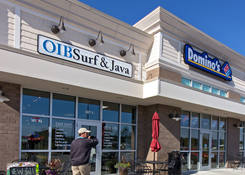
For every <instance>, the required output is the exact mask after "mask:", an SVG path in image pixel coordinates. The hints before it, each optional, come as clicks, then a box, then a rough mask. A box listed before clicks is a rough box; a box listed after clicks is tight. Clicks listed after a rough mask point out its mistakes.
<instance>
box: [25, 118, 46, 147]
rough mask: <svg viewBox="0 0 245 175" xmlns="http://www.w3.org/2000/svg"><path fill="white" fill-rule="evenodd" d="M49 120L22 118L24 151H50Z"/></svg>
mask: <svg viewBox="0 0 245 175" xmlns="http://www.w3.org/2000/svg"><path fill="white" fill-rule="evenodd" d="M48 128H49V119H48V118H43V117H27V116H23V117H22V149H29V150H38V149H39V150H40V149H41V150H43V149H48V137H49V136H48V133H49V132H48Z"/></svg>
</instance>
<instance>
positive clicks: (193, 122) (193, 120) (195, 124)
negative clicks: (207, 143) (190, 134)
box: [191, 112, 200, 128]
mask: <svg viewBox="0 0 245 175" xmlns="http://www.w3.org/2000/svg"><path fill="white" fill-rule="evenodd" d="M199 118H200V117H199V113H195V112H193V113H192V116H191V127H192V128H199V123H200V122H199Z"/></svg>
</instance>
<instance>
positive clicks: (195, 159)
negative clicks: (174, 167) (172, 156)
mask: <svg viewBox="0 0 245 175" xmlns="http://www.w3.org/2000/svg"><path fill="white" fill-rule="evenodd" d="M198 162H199V153H198V152H192V153H191V169H192V170H197V164H198Z"/></svg>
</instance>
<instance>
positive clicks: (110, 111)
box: [102, 102, 119, 122]
mask: <svg viewBox="0 0 245 175" xmlns="http://www.w3.org/2000/svg"><path fill="white" fill-rule="evenodd" d="M102 108H103V121H111V122H119V104H116V103H110V102H103V107H102Z"/></svg>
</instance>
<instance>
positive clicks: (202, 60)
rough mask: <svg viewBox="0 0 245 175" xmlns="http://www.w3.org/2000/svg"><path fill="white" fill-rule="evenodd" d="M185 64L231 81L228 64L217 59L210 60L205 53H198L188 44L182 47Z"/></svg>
mask: <svg viewBox="0 0 245 175" xmlns="http://www.w3.org/2000/svg"><path fill="white" fill-rule="evenodd" d="M184 59H185V63H186V64H189V65H191V66H193V67H196V68H198V69H201V70H204V71H206V72H209V73H211V74H213V75H216V76H218V77H221V78H223V79H225V80H228V81H231V80H232V71H231V67H230V65H229V63H228V62H223V64H222V62H221V61H220V60H219V59H218V58H211V57H210V56H208V54H207V53H206V52H202V53H201V52H199V51H197V50H196V49H194V48H193V47H191V46H190V45H189V44H186V45H185V47H184Z"/></svg>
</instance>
